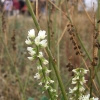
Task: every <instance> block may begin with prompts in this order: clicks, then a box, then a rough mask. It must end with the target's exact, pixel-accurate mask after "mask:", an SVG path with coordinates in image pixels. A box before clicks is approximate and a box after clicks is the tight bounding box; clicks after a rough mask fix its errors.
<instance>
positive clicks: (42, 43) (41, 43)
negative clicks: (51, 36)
mask: <svg viewBox="0 0 100 100" xmlns="http://www.w3.org/2000/svg"><path fill="white" fill-rule="evenodd" d="M40 46H41V47H43V48H45V47H47V40H42V41H41V42H40Z"/></svg>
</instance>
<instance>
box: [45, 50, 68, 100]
mask: <svg viewBox="0 0 100 100" xmlns="http://www.w3.org/2000/svg"><path fill="white" fill-rule="evenodd" d="M46 50H47V52H48V54H49V56H50V58H51V62H52V66H53V68H54V71H55V74H56V77H57V79H58V82H59V86H60V88H61V91H62V95H63V97H64V100H68V99H67V95H66V91H65V88H64V85H63V83H62V80H61V75H60V73H59V71H58V68H57V67H56V65H55V62H54V60H53V57H52V54H51V52H50V50H49V49H48V48H46Z"/></svg>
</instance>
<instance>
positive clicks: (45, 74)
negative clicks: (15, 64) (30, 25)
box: [25, 29, 58, 100]
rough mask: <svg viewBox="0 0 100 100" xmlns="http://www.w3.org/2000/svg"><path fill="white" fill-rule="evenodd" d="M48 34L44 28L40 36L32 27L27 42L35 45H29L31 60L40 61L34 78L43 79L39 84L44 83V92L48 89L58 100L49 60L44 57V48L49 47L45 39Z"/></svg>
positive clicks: (54, 98) (55, 99)
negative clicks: (36, 34) (50, 74)
mask: <svg viewBox="0 0 100 100" xmlns="http://www.w3.org/2000/svg"><path fill="white" fill-rule="evenodd" d="M46 36H47V35H46V31H42V30H40V31H39V33H38V36H35V30H34V29H31V30H30V31H28V36H27V39H26V41H25V43H26V44H27V45H33V46H34V47H32V46H31V47H27V51H28V52H29V54H30V57H28V59H29V60H31V61H33V60H34V59H37V60H38V61H39V63H38V66H37V73H36V74H35V76H34V78H35V79H37V80H41V82H40V83H39V84H38V85H40V86H42V85H44V87H43V92H44V90H48V91H49V93H50V94H51V95H52V98H53V100H57V97H58V95H56V90H55V89H54V88H53V87H52V84H53V83H54V81H53V80H51V79H50V77H49V73H50V72H51V70H49V69H48V68H47V66H46V65H47V64H48V63H49V62H48V60H46V59H45V58H44V55H43V52H42V49H43V48H46V47H47V40H46V39H45V38H46Z"/></svg>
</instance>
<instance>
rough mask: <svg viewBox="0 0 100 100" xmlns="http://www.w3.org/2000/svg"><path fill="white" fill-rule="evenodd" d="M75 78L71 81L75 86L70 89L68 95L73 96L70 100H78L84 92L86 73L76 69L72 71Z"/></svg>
mask: <svg viewBox="0 0 100 100" xmlns="http://www.w3.org/2000/svg"><path fill="white" fill-rule="evenodd" d="M73 72H74V74H75V76H74V78H73V79H72V84H73V85H75V87H74V88H73V89H71V88H70V91H69V93H71V94H74V96H73V98H71V100H78V99H79V97H81V96H82V93H83V92H84V90H85V89H84V87H83V84H84V83H86V80H85V77H84V75H85V74H86V73H87V70H85V69H83V68H77V69H74V70H73Z"/></svg>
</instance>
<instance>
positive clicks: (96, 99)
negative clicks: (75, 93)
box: [79, 94, 99, 100]
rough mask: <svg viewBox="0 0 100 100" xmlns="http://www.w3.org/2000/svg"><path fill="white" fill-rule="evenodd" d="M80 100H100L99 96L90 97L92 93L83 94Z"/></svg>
mask: <svg viewBox="0 0 100 100" xmlns="http://www.w3.org/2000/svg"><path fill="white" fill-rule="evenodd" d="M79 100H99V98H94V97H93V98H90V94H88V95H83V96H81V97H80V98H79Z"/></svg>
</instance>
